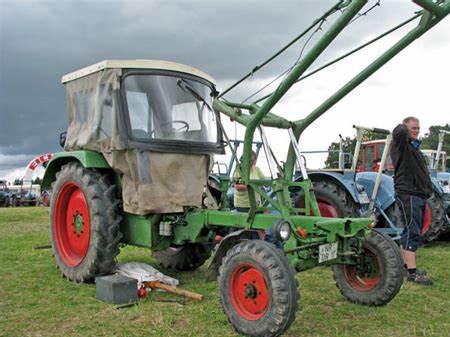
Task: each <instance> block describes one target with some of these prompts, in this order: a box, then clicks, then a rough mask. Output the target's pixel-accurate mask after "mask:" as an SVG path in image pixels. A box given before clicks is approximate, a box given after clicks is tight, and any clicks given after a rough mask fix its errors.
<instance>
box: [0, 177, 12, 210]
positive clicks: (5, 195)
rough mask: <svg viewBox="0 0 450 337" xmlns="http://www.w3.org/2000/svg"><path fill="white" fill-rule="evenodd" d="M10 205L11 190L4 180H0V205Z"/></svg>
mask: <svg viewBox="0 0 450 337" xmlns="http://www.w3.org/2000/svg"><path fill="white" fill-rule="evenodd" d="M10 205H11V191H10V190H9V188H8V185H7V184H6V180H0V207H8V206H10Z"/></svg>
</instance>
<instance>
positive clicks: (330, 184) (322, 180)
mask: <svg viewBox="0 0 450 337" xmlns="http://www.w3.org/2000/svg"><path fill="white" fill-rule="evenodd" d="M354 128H355V129H356V146H355V150H354V154H353V159H352V163H351V167H350V168H349V169H346V168H345V167H344V165H343V162H344V160H343V158H344V154H343V152H342V146H341V151H340V155H339V158H340V160H339V168H338V169H321V170H310V171H308V177H309V178H310V179H311V180H312V182H313V185H314V193H315V194H316V198H317V202H318V203H319V209H320V211H321V215H322V216H327V217H348V216H371V217H372V218H373V220H374V226H375V227H377V228H379V231H382V232H384V233H386V234H389V235H390V236H391V237H393V238H394V239H396V238H399V234H400V232H401V228H400V227H399V226H400V221H401V218H400V216H401V214H400V210H399V209H398V208H397V207H396V204H395V194H394V190H393V182H392V178H391V177H390V176H388V175H385V174H383V171H382V169H381V168H380V169H379V170H378V172H359V167H360V165H358V163H359V161H358V159H359V154H360V150H361V145H362V141H363V138H364V137H365V135H366V134H367V133H368V132H373V133H378V134H383V135H386V136H387V141H388V142H390V141H391V138H392V137H391V134H390V131H389V130H384V129H379V128H368V127H363V126H354ZM341 139H342V138H341ZM341 142H342V140H341ZM387 159H388V156H387V153H385V154H384V155H383V158H382V159H381V161H382V163H384V162H385V161H386V160H387ZM380 167H382V166H380ZM296 179H297V180H298V181H301V180H302V179H303V176H302V174H301V173H300V172H298V174H297V177H296ZM295 200H296V201H295V203H296V206H297V207H299V206H301V205H302V203H303V202H304V201H303V196H302V195H301V194H298V195H297V197H296V198H295Z"/></svg>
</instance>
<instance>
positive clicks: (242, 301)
mask: <svg viewBox="0 0 450 337" xmlns="http://www.w3.org/2000/svg"><path fill="white" fill-rule="evenodd" d="M270 292H271V290H270V289H269V287H268V286H267V281H266V279H265V276H264V272H263V271H261V270H260V269H259V268H257V267H255V266H253V265H250V264H244V265H240V266H238V267H237V268H236V269H235V270H234V271H233V273H232V276H231V279H230V298H231V302H232V304H233V306H234V308H235V310H236V312H237V313H238V314H239V315H240V316H241V317H243V318H245V319H247V320H249V321H255V320H258V319H260V318H262V317H263V316H264V315H265V314H266V312H267V310H268V308H269V304H270Z"/></svg>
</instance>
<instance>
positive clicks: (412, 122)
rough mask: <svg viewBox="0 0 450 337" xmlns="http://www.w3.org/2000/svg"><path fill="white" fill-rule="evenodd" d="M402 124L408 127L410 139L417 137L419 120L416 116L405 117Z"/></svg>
mask: <svg viewBox="0 0 450 337" xmlns="http://www.w3.org/2000/svg"><path fill="white" fill-rule="evenodd" d="M403 124H405V125H406V127H407V128H408V134H409V137H410V138H411V139H419V133H420V122H419V120H418V119H417V118H416V117H412V116H411V117H406V118H405V119H404V120H403Z"/></svg>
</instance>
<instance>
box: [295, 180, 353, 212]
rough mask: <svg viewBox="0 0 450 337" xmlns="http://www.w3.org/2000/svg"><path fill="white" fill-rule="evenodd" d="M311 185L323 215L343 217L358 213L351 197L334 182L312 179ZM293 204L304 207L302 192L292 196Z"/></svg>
mask: <svg viewBox="0 0 450 337" xmlns="http://www.w3.org/2000/svg"><path fill="white" fill-rule="evenodd" d="M313 187H314V194H315V196H316V199H317V203H318V204H319V210H320V214H321V215H322V216H323V217H329V218H345V217H355V216H358V215H359V214H358V211H357V205H356V203H355V202H354V200H353V199H352V197H351V196H350V195H349V194H348V193H347V192H346V191H345V190H344V189H343V188H342V187H341V186H340V185H339V184H337V183H336V182H334V181H331V180H325V181H313ZM294 204H295V207H298V208H302V207H304V205H305V198H304V195H303V193H302V192H300V193H299V194H298V195H297V196H296V197H295V198H294Z"/></svg>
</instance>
